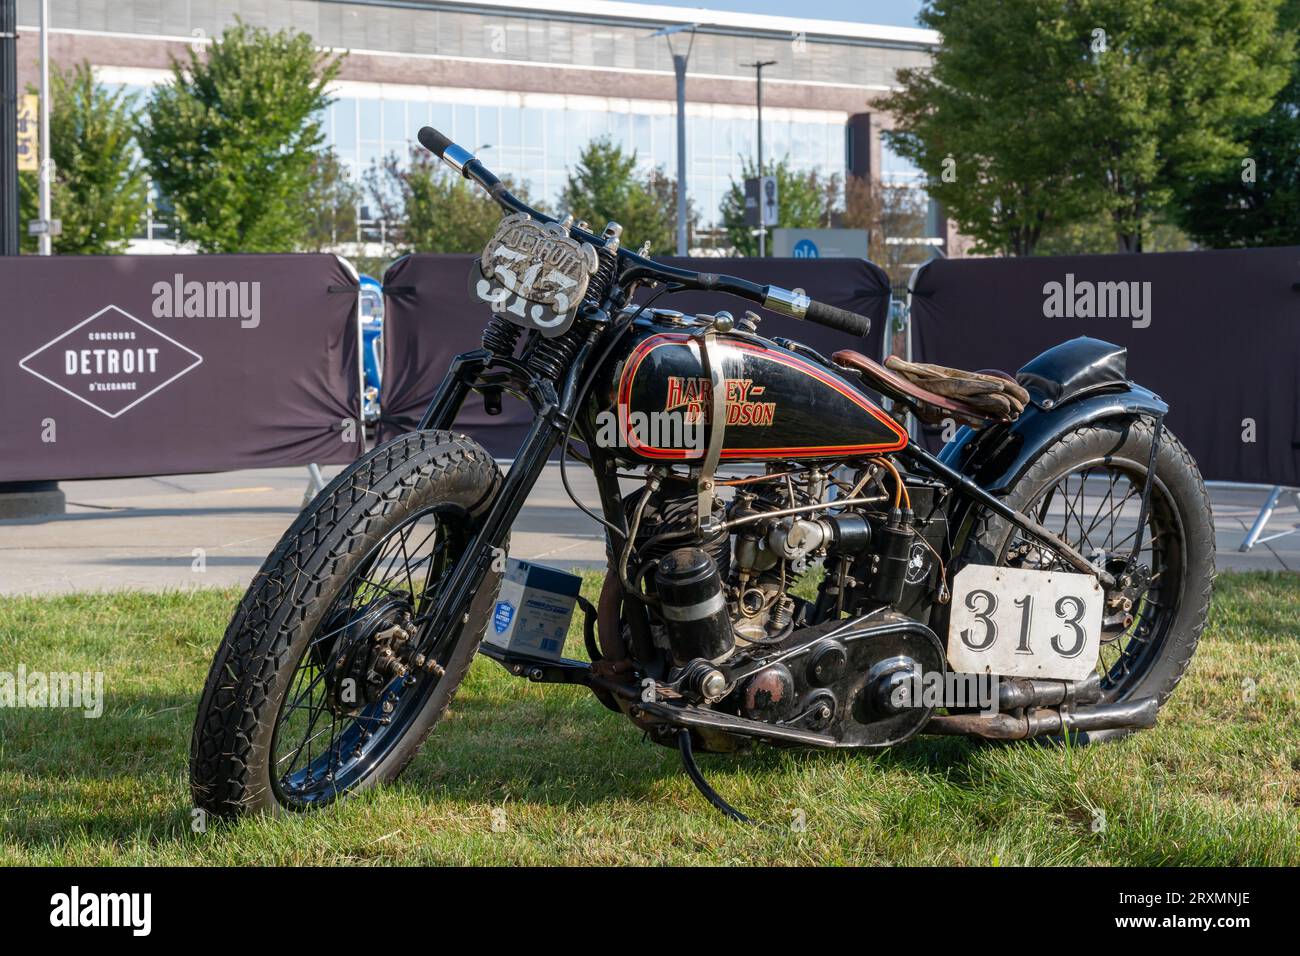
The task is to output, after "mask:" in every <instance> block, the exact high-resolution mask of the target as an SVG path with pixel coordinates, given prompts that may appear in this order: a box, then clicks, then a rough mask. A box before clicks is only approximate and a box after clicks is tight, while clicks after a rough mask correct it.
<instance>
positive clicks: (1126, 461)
mask: <svg viewBox="0 0 1300 956" xmlns="http://www.w3.org/2000/svg"><path fill="white" fill-rule="evenodd" d="M1151 441H1152V428H1151V426H1150V425H1148V424H1147V423H1146V422H1136V421H1129V422H1123V423H1114V422H1111V423H1105V424H1101V425H1093V426H1086V427H1083V428H1080V429H1078V430H1076V431H1073V432H1070V433H1069V434H1067V435H1066V436H1064V437H1063V438H1062V439H1061V440H1060V441H1059V442H1058V443H1057V444H1055V445H1053V446H1052V447H1051V448H1049V449H1048V450H1047V452H1045V453H1044V454H1043V455H1042V456H1041V457H1040V458H1039V459H1038V460H1037V461H1035V462H1034V463H1033V464H1032V465H1031V466H1030V468H1029V470H1028V471H1027V472H1026V473H1025V475H1024V476H1023V477H1022V478H1021V479H1020V481H1019V482H1018V483H1017V484H1016V486H1015V487H1014V488H1013V489H1012V491H1011V493H1010V494H1008V495H1007V498H1006V501H1007V503H1008V504H1010V505H1012V506H1013V507H1016V508H1018V509H1020V510H1021V511H1023V512H1024V513H1025V514H1028V515H1030V516H1032V517H1034V518H1036V519H1037V520H1038V521H1039V522H1040V523H1041V524H1043V525H1045V526H1046V527H1047V528H1048V530H1050V531H1054V532H1056V533H1057V534H1059V535H1060V536H1061V537H1062V538H1063V539H1064V540H1066V541H1068V542H1069V543H1070V544H1071V545H1073V546H1074V547H1075V548H1076V549H1077V550H1079V551H1080V552H1081V553H1082V554H1083V555H1084V556H1085V557H1087V558H1088V559H1090V560H1091V561H1092V562H1093V563H1094V564H1098V565H1102V566H1104V567H1105V568H1106V569H1107V570H1108V571H1110V572H1111V573H1112V574H1113V575H1115V576H1116V577H1117V578H1118V579H1119V581H1118V586H1117V587H1115V588H1112V589H1110V590H1108V591H1107V592H1106V595H1105V599H1106V604H1105V609H1104V614H1103V619H1102V640H1101V648H1100V652H1099V655H1098V660H1097V672H1098V673H1099V674H1100V675H1101V682H1102V699H1103V701H1105V702H1107V703H1114V702H1119V701H1125V700H1133V699H1137V698H1140V697H1148V696H1155V697H1156V698H1157V699H1158V701H1159V702H1160V703H1161V704H1162V705H1163V703H1164V702H1165V700H1166V699H1167V698H1168V696H1169V694H1170V693H1171V692H1172V691H1173V689H1174V687H1175V686H1176V685H1177V684H1178V681H1179V680H1180V679H1181V678H1182V675H1183V672H1184V671H1185V670H1186V668H1187V665H1188V664H1189V663H1190V662H1191V659H1192V654H1193V653H1194V652H1195V650H1196V644H1197V642H1198V640H1199V639H1200V635H1201V631H1202V629H1203V628H1204V627H1205V621H1206V617H1207V616H1208V613H1209V601H1210V588H1211V584H1212V582H1213V578H1214V529H1213V522H1212V519H1211V515H1210V505H1209V499H1208V497H1207V495H1206V493H1205V486H1204V484H1203V483H1202V481H1201V477H1200V474H1199V472H1198V471H1197V469H1196V464H1195V462H1194V461H1193V460H1192V458H1191V456H1190V455H1188V453H1187V451H1186V450H1185V449H1184V448H1183V446H1182V445H1181V444H1180V443H1179V441H1178V439H1176V438H1175V437H1174V436H1173V435H1172V434H1171V433H1170V432H1169V430H1168V429H1164V430H1163V434H1162V437H1161V441H1160V450H1159V453H1158V456H1157V459H1156V467H1155V475H1154V483H1153V484H1152V487H1151V495H1150V504H1149V506H1148V512H1147V516H1146V519H1145V521H1144V522H1143V526H1142V532H1141V536H1140V546H1139V534H1138V519H1139V514H1140V512H1141V502H1142V493H1143V489H1144V488H1145V486H1146V481H1147V464H1148V462H1149V460H1150V452H1151ZM1135 547H1137V550H1136V554H1135V553H1134V549H1135ZM966 556H967V558H968V560H971V561H974V562H976V563H980V564H996V565H1001V566H1006V567H1019V568H1029V569H1035V570H1061V571H1071V570H1073V569H1072V568H1070V567H1069V566H1068V565H1067V564H1066V563H1065V562H1064V561H1063V560H1062V559H1061V558H1060V557H1059V556H1057V555H1056V554H1054V553H1053V552H1051V551H1050V550H1048V549H1046V548H1044V547H1043V546H1042V545H1041V544H1040V543H1039V542H1038V541H1037V540H1035V539H1034V538H1032V537H1031V536H1028V535H1026V534H1024V533H1023V532H1021V531H1020V530H1019V529H1018V528H1016V527H1014V526H1012V525H1010V524H1009V523H1007V522H1005V521H1003V520H1002V519H1000V518H997V517H996V516H993V515H987V514H984V515H981V516H979V518H978V519H977V524H976V528H975V531H974V533H973V535H972V538H971V541H970V543H969V544H968V546H967V549H966ZM1111 735H1113V734H1112V732H1108V731H1102V732H1100V733H1094V734H1093V735H1092V737H1093V739H1099V738H1100V737H1103V736H1111Z"/></svg>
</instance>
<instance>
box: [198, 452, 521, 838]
mask: <svg viewBox="0 0 1300 956" xmlns="http://www.w3.org/2000/svg"><path fill="white" fill-rule="evenodd" d="M499 485H500V472H499V471H498V470H497V467H496V464H495V463H494V462H493V460H492V459H491V457H490V456H488V454H487V453H486V452H485V451H483V449H482V448H480V447H479V446H478V445H477V444H475V443H474V442H473V441H471V440H469V439H468V438H465V437H464V436H459V435H453V434H450V433H448V432H420V433H414V434H410V435H404V436H402V437H401V438H398V439H395V440H393V441H392V442H389V443H387V444H385V445H381V446H380V447H379V448H376V449H375V450H374V451H372V452H370V453H369V454H367V455H366V456H365V457H363V458H361V459H360V460H359V461H357V462H356V463H355V464H354V465H352V466H351V467H349V468H348V469H347V470H346V471H344V472H343V473H342V474H341V475H339V477H338V478H336V479H335V480H334V481H333V482H331V483H330V486H329V487H328V488H326V489H325V490H324V491H323V492H321V493H320V494H319V495H318V496H317V497H316V498H315V499H313V501H312V503H311V505H310V506H309V507H308V508H307V509H306V510H305V511H304V512H303V514H302V515H300V516H299V518H298V520H297V521H295V522H294V524H293V526H292V527H291V528H290V529H289V530H288V531H287V532H286V533H285V536H284V538H282V539H281V541H280V544H279V545H278V546H277V547H276V549H275V551H274V552H273V553H272V554H271V556H270V557H269V558H267V560H266V564H265V565H263V567H262V569H261V571H259V572H258V574H257V577H256V578H254V580H253V583H252V585H251V586H250V587H249V589H248V593H247V594H246V595H245V596H244V599H243V601H241V602H240V605H239V608H238V610H237V611H236V613H235V616H234V618H233V620H232V621H231V622H230V626H229V627H228V628H227V630H226V635H225V638H224V639H223V640H222V643H221V647H220V649H219V650H218V652H217V656H216V659H215V660H214V661H213V664H212V670H211V671H210V673H209V675H208V682H207V686H206V687H205V688H204V692H203V699H202V701H201V702H200V704H199V713H198V717H197V719H196V721H195V725H194V737H193V741H192V743H191V748H190V786H191V791H192V793H193V796H194V800H195V803H196V805H197V806H199V807H201V808H203V809H206V810H208V811H209V812H212V813H216V814H219V815H222V816H234V815H238V814H242V813H248V812H253V811H270V812H273V813H274V812H281V811H284V810H305V809H311V808H314V807H320V806H324V805H326V804H328V803H331V802H332V801H333V800H335V799H337V798H338V797H339V796H342V795H344V794H346V793H348V792H350V791H356V790H361V789H366V788H368V787H371V786H375V785H377V784H380V783H385V782H388V781H391V780H392V779H394V778H395V777H396V776H397V775H398V774H399V773H400V772H401V771H402V769H403V768H404V767H405V766H406V765H407V764H408V763H409V762H410V761H411V759H412V758H413V757H414V756H415V754H416V752H417V751H418V750H419V748H420V745H421V744H422V743H423V741H424V739H425V738H426V737H427V736H428V735H429V733H430V731H432V730H433V728H434V726H435V725H436V724H437V723H438V721H439V720H440V719H441V718H442V716H443V714H444V713H445V712H446V709H447V707H448V705H449V704H450V702H451V698H452V695H453V694H454V693H455V691H456V688H457V687H458V686H459V685H460V682H461V680H462V679H463V678H464V676H465V673H466V671H467V670H468V669H469V665H470V662H471V661H472V659H473V657H474V653H475V651H476V650H477V649H478V644H479V641H480V640H481V639H482V637H483V631H484V628H485V627H486V624H487V620H488V616H489V611H490V608H491V606H492V602H493V601H495V599H496V593H497V588H498V586H499V584H500V574H499V573H498V572H495V571H492V570H488V571H487V572H486V573H485V575H484V579H483V580H482V581H480V582H479V584H478V587H477V589H476V591H475V594H474V599H473V601H472V604H471V607H470V612H469V615H468V618H467V619H466V620H465V621H462V622H457V623H456V624H455V625H454V626H453V627H451V628H449V629H447V631H446V633H443V634H433V633H427V632H428V631H429V627H430V623H431V621H430V619H431V616H432V614H433V613H434V610H435V608H436V606H437V603H438V600H439V598H440V596H441V594H442V593H443V589H444V586H445V585H446V583H447V582H448V581H449V580H450V578H451V576H452V574H453V572H454V570H455V569H456V567H457V566H458V563H459V562H460V561H461V560H462V559H463V558H464V557H465V555H466V554H467V545H468V542H469V541H470V540H471V539H472V536H473V533H474V530H475V529H476V527H477V524H478V520H479V518H480V517H481V515H482V514H483V512H484V511H485V510H486V508H487V507H488V506H489V505H490V503H491V502H492V500H493V498H494V497H495V496H496V493H497V489H498V487H499Z"/></svg>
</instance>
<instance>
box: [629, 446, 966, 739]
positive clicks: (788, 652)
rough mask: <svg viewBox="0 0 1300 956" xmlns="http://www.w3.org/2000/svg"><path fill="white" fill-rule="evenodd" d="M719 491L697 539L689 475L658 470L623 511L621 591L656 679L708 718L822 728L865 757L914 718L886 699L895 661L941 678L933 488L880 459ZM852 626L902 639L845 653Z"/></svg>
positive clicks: (786, 470) (936, 495)
mask: <svg viewBox="0 0 1300 956" xmlns="http://www.w3.org/2000/svg"><path fill="white" fill-rule="evenodd" d="M717 485H718V487H719V490H720V491H721V490H722V489H726V493H725V494H720V495H719V496H718V497H717V498H715V500H714V506H713V507H714V511H713V521H712V522H710V523H709V526H708V527H709V528H710V533H709V535H708V536H707V537H705V536H702V535H701V534H700V532H699V524H698V522H697V520H696V507H697V501H698V497H697V489H696V485H695V483H694V481H691V480H689V478H688V477H687V476H682V475H678V474H675V473H673V472H671V471H669V470H668V469H666V468H661V469H659V470H658V471H657V472H656V473H655V475H654V477H652V479H651V480H650V481H649V483H648V484H647V487H646V488H645V489H642V490H641V491H639V492H636V493H634V494H632V495H630V496H629V497H628V498H627V499H626V500H625V509H626V512H627V515H628V525H629V528H631V529H633V540H632V548H631V549H630V551H629V552H628V553H627V554H626V555H625V557H626V558H628V561H627V566H626V567H624V568H622V569H621V573H622V574H623V584H624V587H625V588H626V589H629V590H630V592H631V593H633V594H638V595H640V596H642V598H643V600H644V603H645V605H646V607H647V608H648V611H649V613H648V618H649V629H650V634H651V641H652V643H653V646H654V647H655V648H656V650H657V652H658V653H660V654H662V655H663V659H664V667H663V673H665V674H666V675H667V676H668V678H669V679H670V680H672V681H674V682H675V685H676V686H677V687H678V688H679V689H680V691H681V693H682V695H683V696H685V697H687V698H695V699H697V700H699V701H701V702H704V703H706V704H708V705H709V706H712V707H714V708H715V709H720V710H724V711H729V712H731V713H734V714H736V715H738V716H741V717H745V718H748V719H751V720H764V721H768V722H779V723H790V722H794V723H795V724H796V725H798V726H803V727H807V728H809V729H812V730H816V729H822V730H825V729H827V728H830V727H832V726H833V725H834V726H836V727H837V729H838V731H839V732H841V733H842V734H845V735H848V736H849V737H851V738H853V739H855V740H856V741H857V742H860V743H866V744H867V745H872V744H873V743H876V742H879V743H880V744H881V745H883V744H885V743H894V742H897V740H898V739H899V736H900V734H901V733H902V732H903V731H904V730H910V729H914V728H915V727H917V726H919V724H916V722H915V720H916V714H915V713H903V712H897V708H894V709H892V710H891V705H890V695H891V691H892V689H893V688H894V687H895V686H896V684H897V682H898V681H899V680H900V679H901V677H900V673H901V671H902V670H903V669H905V668H904V667H903V665H902V664H899V663H897V662H900V661H907V662H909V663H908V664H907V667H909V668H912V669H915V668H919V667H925V668H932V669H935V670H942V668H943V652H942V648H940V647H938V645H937V643H936V642H935V640H934V638H933V635H932V634H930V632H929V630H928V629H927V628H926V627H924V625H925V624H926V623H927V621H928V617H929V612H930V608H931V606H932V605H933V604H934V603H935V602H942V601H943V600H945V598H946V581H945V571H944V567H943V563H942V560H941V557H940V556H941V555H942V554H943V553H945V550H946V547H945V546H946V537H947V524H946V518H945V507H944V506H945V504H946V501H945V498H944V494H945V492H944V490H943V489H942V488H941V487H940V486H938V485H936V484H931V483H928V482H926V481H924V480H921V479H917V478H907V477H904V476H902V475H900V474H899V473H898V471H897V470H895V469H894V467H893V466H892V464H890V463H889V462H887V461H886V460H884V459H875V460H872V461H870V462H867V463H864V464H863V465H861V467H859V468H857V469H856V470H849V469H847V468H839V469H834V470H832V469H830V468H826V467H817V466H812V467H797V466H796V467H791V466H788V465H776V464H773V465H769V466H768V468H767V471H766V472H765V473H764V474H760V475H748V476H742V477H732V478H719V479H718V481H717ZM632 556H635V560H631V558H632ZM861 619H871V620H873V621H878V622H883V621H889V620H897V621H899V622H904V623H906V624H907V625H909V628H910V629H909V628H902V629H895V630H899V633H898V634H897V635H895V636H894V637H892V638H891V639H889V640H881V639H880V638H872V639H871V640H869V641H868V640H863V641H857V642H855V641H854V640H853V635H852V634H849V635H847V637H846V636H845V635H844V634H843V632H844V631H845V624H846V622H848V621H853V620H861ZM837 628H838V631H837ZM890 661H894V662H895V670H894V671H889V670H888V667H889V666H890V665H889V664H888V662H890ZM880 667H885V668H886V671H887V672H877V671H879V668H880ZM873 668H875V669H876V670H875V671H873ZM909 673H910V671H909ZM864 701H867V703H864ZM705 745H706V746H707V745H708V742H707V741H705Z"/></svg>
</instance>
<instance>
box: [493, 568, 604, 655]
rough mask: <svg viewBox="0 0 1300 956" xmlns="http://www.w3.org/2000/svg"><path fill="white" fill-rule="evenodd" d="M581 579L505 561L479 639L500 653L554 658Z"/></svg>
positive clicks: (561, 649)
mask: <svg viewBox="0 0 1300 956" xmlns="http://www.w3.org/2000/svg"><path fill="white" fill-rule="evenodd" d="M581 585H582V578H580V577H578V576H577V575H576V574H569V573H568V572H566V571H559V570H556V569H555V568H548V567H545V566H543V565H540V564H533V563H531V562H529V561H520V560H518V559H516V558H509V559H507V561H506V571H505V576H504V577H503V578H502V580H501V592H500V593H499V594H498V595H497V603H496V605H495V606H494V607H493V609H492V620H491V621H490V622H489V623H488V629H487V635H486V636H485V637H484V638H483V639H484V640H485V641H487V642H488V643H489V644H493V645H495V646H497V647H499V648H501V649H503V650H507V651H511V652H513V653H516V654H529V655H531V656H533V657H546V658H551V659H558V658H560V657H561V656H562V655H563V653H564V639H565V637H566V636H568V633H569V621H571V620H572V619H573V607H574V605H575V604H576V603H577V600H578V589H579V587H580V586H581Z"/></svg>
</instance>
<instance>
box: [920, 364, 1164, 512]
mask: <svg viewBox="0 0 1300 956" xmlns="http://www.w3.org/2000/svg"><path fill="white" fill-rule="evenodd" d="M1167 411H1169V406H1168V405H1167V404H1166V403H1165V402H1164V401H1162V400H1161V399H1160V396H1158V395H1156V394H1155V393H1154V392H1152V391H1150V390H1149V389H1145V388H1143V387H1142V386H1141V385H1135V384H1133V383H1132V382H1128V383H1125V384H1124V386H1122V387H1121V388H1120V389H1118V390H1116V391H1111V392H1104V393H1093V394H1091V395H1088V396H1086V397H1084V398H1079V399H1075V400H1074V401H1072V402H1068V403H1066V404H1063V405H1057V406H1055V407H1053V408H1051V409H1042V408H1039V407H1038V406H1036V405H1028V406H1026V408H1025V410H1024V412H1022V413H1021V415H1020V417H1019V418H1017V419H1016V420H1015V421H1014V422H1011V423H1010V424H1007V425H991V426H989V427H988V428H983V429H980V430H979V431H975V430H974V429H971V428H969V427H963V428H961V429H960V430H959V431H958V432H957V434H956V435H954V436H953V439H952V441H950V442H948V444H946V445H944V446H943V450H942V451H940V452H939V460H940V461H942V462H943V463H944V464H945V465H948V466H949V467H950V468H954V469H956V470H957V471H960V472H961V473H962V474H964V475H966V476H968V477H969V478H971V479H972V480H973V481H975V483H976V484H978V485H979V486H980V487H981V488H983V489H984V490H985V491H987V492H989V493H990V494H994V495H1004V494H1006V493H1007V492H1008V491H1010V490H1011V489H1012V488H1013V487H1015V484H1016V482H1017V481H1019V480H1020V477H1021V476H1022V475H1023V474H1024V473H1025V472H1026V471H1027V470H1028V469H1029V466H1030V465H1032V464H1033V463H1034V461H1036V460H1037V459H1038V457H1039V456H1040V455H1041V454H1042V453H1043V452H1045V451H1046V450H1047V449H1048V448H1049V447H1050V446H1051V445H1053V444H1055V443H1056V442H1057V441H1058V440H1059V439H1060V438H1061V437H1062V436H1064V435H1065V434H1066V433H1067V432H1071V431H1074V430H1075V429H1076V428H1079V427H1081V426H1084V425H1091V424H1093V423H1094V422H1099V421H1103V420H1105V419H1122V418H1134V417H1136V416H1158V415H1164V414H1165V413H1166V412H1167Z"/></svg>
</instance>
